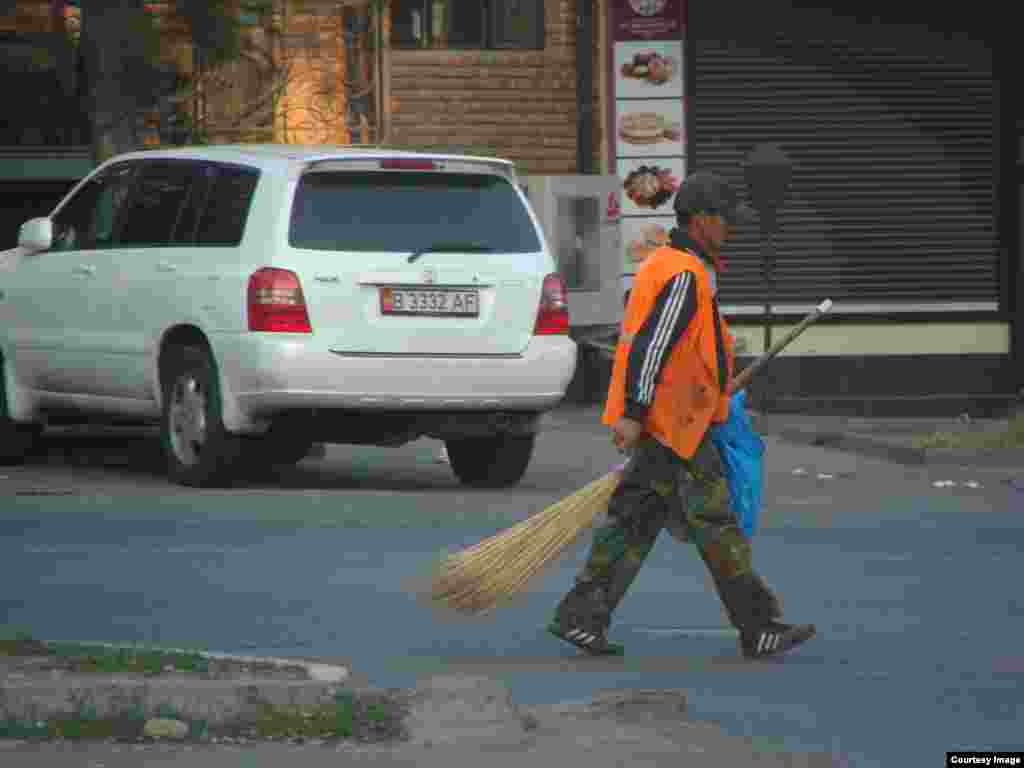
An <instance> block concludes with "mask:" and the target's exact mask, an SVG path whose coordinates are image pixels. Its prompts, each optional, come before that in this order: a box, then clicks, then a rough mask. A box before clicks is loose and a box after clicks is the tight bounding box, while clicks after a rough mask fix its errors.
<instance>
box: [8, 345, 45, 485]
mask: <svg viewBox="0 0 1024 768" xmlns="http://www.w3.org/2000/svg"><path fill="white" fill-rule="evenodd" d="M3 369H4V368H3V358H2V357H0V466H5V467H10V466H14V465H17V464H23V463H24V462H25V459H26V458H28V457H29V456H30V455H31V454H32V451H33V449H34V448H35V446H36V442H37V440H38V438H39V436H40V435H41V434H42V432H43V430H42V427H40V426H38V425H35V424H19V423H18V422H16V421H14V420H13V419H12V418H11V417H10V416H9V415H8V411H7V388H6V384H5V382H4V374H3Z"/></svg>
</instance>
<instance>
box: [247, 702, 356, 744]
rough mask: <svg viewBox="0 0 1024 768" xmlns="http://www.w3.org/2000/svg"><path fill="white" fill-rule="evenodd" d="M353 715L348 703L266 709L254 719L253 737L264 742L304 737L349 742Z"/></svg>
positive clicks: (269, 706) (261, 710)
mask: <svg viewBox="0 0 1024 768" xmlns="http://www.w3.org/2000/svg"><path fill="white" fill-rule="evenodd" d="M352 733H353V711H352V705H351V703H349V702H336V703H334V704H320V705H316V706H308V707H299V706H292V707H275V706H271V705H269V704H268V705H265V706H263V707H261V708H260V710H259V713H258V715H257V718H256V735H257V736H259V737H261V738H264V739H276V738H289V737H303V738H307V739H312V738H332V737H333V738H342V739H348V738H351V736H352Z"/></svg>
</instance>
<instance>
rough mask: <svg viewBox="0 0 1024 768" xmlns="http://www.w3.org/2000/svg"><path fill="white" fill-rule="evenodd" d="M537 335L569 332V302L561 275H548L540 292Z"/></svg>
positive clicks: (535, 329)
mask: <svg viewBox="0 0 1024 768" xmlns="http://www.w3.org/2000/svg"><path fill="white" fill-rule="evenodd" d="M533 333H534V335H535V336H552V335H555V334H562V335H568V333H569V302H568V299H567V298H566V293H565V281H564V280H562V276H561V275H548V276H547V277H545V278H544V286H543V287H542V288H541V292H540V309H539V310H538V311H537V323H536V325H535V326H534V328H533Z"/></svg>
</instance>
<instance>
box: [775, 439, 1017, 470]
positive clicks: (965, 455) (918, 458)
mask: <svg viewBox="0 0 1024 768" xmlns="http://www.w3.org/2000/svg"><path fill="white" fill-rule="evenodd" d="M768 434H774V435H775V436H776V437H778V438H780V439H782V440H784V441H786V442H789V443H793V444H796V445H813V446H817V447H821V448H831V449H834V450H839V451H846V452H848V453H857V454H860V455H862V456H870V457H872V458H877V459H882V460H884V461H890V462H893V463H895V464H903V465H907V466H969V467H974V468H982V469H1019V468H1021V467H1024V449H1007V450H991V451H975V450H962V451H961V450H929V449H922V448H915V447H913V446H912V445H905V444H900V443H894V442H891V441H888V440H882V439H879V438H875V437H870V436H868V435H858V434H853V433H848V432H835V431H828V430H816V429H782V430H779V431H776V432H769V433H768Z"/></svg>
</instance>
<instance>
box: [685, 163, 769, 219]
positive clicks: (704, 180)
mask: <svg viewBox="0 0 1024 768" xmlns="http://www.w3.org/2000/svg"><path fill="white" fill-rule="evenodd" d="M673 207H674V208H675V211H676V217H677V218H678V219H680V220H685V219H687V218H689V217H690V216H693V215H696V214H700V213H705V214H718V215H720V216H721V217H722V218H724V219H725V220H726V221H727V222H729V223H730V224H747V223H749V222H751V221H752V220H753V219H754V209H753V208H751V207H750V206H749V205H747V204H746V203H742V202H740V200H739V196H738V195H737V194H736V189H735V188H734V187H733V186H732V184H730V183H729V182H728V181H726V180H725V179H723V178H722V177H721V176H719V175H717V174H714V173H709V172H706V171H704V172H702V171H698V172H697V173H691V174H690V175H689V176H687V177H686V179H685V180H684V181H683V183H682V184H681V185H680V187H679V191H678V192H677V193H676V199H675V202H674V203H673Z"/></svg>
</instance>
